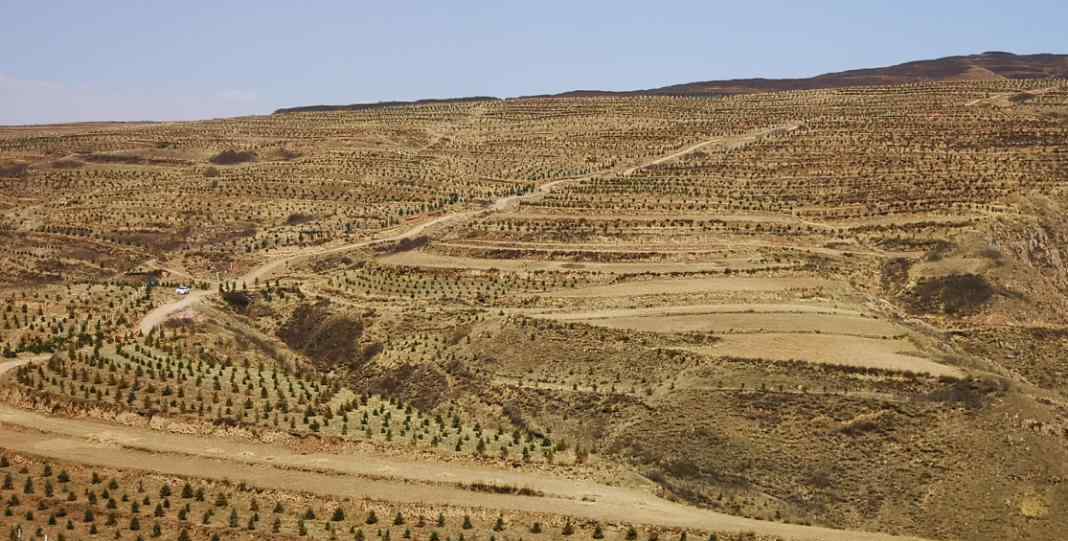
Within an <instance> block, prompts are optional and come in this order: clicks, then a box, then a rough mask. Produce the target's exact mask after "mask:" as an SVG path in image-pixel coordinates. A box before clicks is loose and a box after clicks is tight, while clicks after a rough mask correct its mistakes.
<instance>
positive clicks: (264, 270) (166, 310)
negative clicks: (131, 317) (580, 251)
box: [139, 124, 798, 334]
mask: <svg viewBox="0 0 1068 541" xmlns="http://www.w3.org/2000/svg"><path fill="white" fill-rule="evenodd" d="M797 127H798V124H789V125H785V126H774V127H771V128H765V129H761V130H755V131H752V132H749V133H745V134H741V135H736V136H725V137H716V138H713V139H710V140H707V141H703V142H701V143H697V144H695V145H691V146H689V147H686V148H684V149H682V150H679V151H677V152H673V153H671V154H668V155H667V156H663V157H660V158H657V159H655V160H652V161H650V162H646V163H643V164H640V165H636V166H633V167H630V168H628V169H625V170H623V173H624V174H630V173H631V172H633V171H636V170H638V169H641V168H642V167H647V166H650V165H655V164H658V163H663V162H666V161H669V160H673V159H676V158H679V157H681V156H684V155H686V154H689V153H691V152H696V151H697V150H699V149H701V148H705V147H707V146H710V145H722V146H725V147H728V148H734V147H737V146H741V145H745V144H748V143H750V142H752V141H755V140H757V139H759V138H760V137H763V136H766V135H769V134H772V133H781V132H784V131H791V130H794V129H796V128H797ZM611 172H618V171H615V170H612V171H607V172H601V173H597V174H603V173H611ZM593 176H595V175H587V176H583V177H572V178H563V179H558V180H554V181H550V182H546V183H544V184H541V185H540V186H538V188H537V189H536V190H534V191H532V192H530V193H526V194H522V195H510V196H507V197H502V198H500V199H498V200H497V201H495V202H494V203H493V204H492V205H490V206H489V207H488V208H487V209H475V210H465V211H459V212H454V213H451V214H445V215H442V216H438V217H436V218H432V219H430V220H427V221H425V222H421V223H419V224H417V225H415V226H412V227H411V228H409V229H407V230H405V231H403V232H401V233H397V234H395V235H390V236H385V237H380V238H374V239H368V240H364V241H359V242H354V243H349V244H342V245H339V246H333V247H329V248H317V249H309V250H303V251H301V252H299V253H296V254H290V255H285V256H280V257H277V258H274V259H271V260H269V261H267V262H265V263H263V264H262V265H259V266H258V267H256V268H254V269H252V270H251V271H249V272H248V273H246V274H245V275H244V276H241V277H240V278H237V281H239V282H244V283H246V284H251V283H255V282H257V281H259V280H266V279H269V278H270V277H271V276H272V275H273V273H275V272H276V271H278V270H279V269H284V268H285V267H286V266H287V265H289V264H291V263H296V262H299V261H301V260H304V259H308V258H312V257H321V256H324V255H330V254H334V253H340V252H346V251H349V250H354V249H356V248H362V247H365V246H370V245H372V244H377V243H382V242H391V241H398V240H402V239H407V238H412V237H415V236H417V235H419V234H421V233H422V232H423V231H425V230H427V229H429V228H431V227H434V226H437V225H442V224H444V223H447V222H450V221H454V220H459V219H462V218H467V217H471V216H476V215H479V214H484V213H486V212H492V211H499V210H506V209H509V208H512V207H515V206H517V205H518V204H519V202H520V201H524V200H532V199H536V198H538V197H541V196H544V195H545V194H547V193H549V192H551V191H552V190H554V189H555V188H556V187H558V186H561V185H563V184H567V183H573V182H582V181H584V180H588V179H590V178H592V177H593ZM214 294H216V291H215V290H197V291H194V292H192V293H190V294H188V295H186V296H185V297H183V298H182V299H180V300H177V301H175V302H171V303H167V304H164V305H162V306H159V307H157V308H155V309H153V310H152V311H150V312H149V313H148V314H146V315H145V317H144V318H142V319H141V323H140V325H139V328H140V330H141V333H142V334H148V333H149V332H150V331H151V330H152V329H153V328H155V327H156V326H157V325H159V324H160V323H162V322H164V321H165V320H166V319H167V318H168V317H170V316H171V315H173V314H175V313H177V312H180V311H182V310H184V309H186V308H188V307H190V306H193V305H194V304H195V303H197V302H200V301H201V300H203V299H205V298H207V297H209V296H211V295H214Z"/></svg>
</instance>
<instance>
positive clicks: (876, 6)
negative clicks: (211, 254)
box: [0, 0, 1068, 124]
mask: <svg viewBox="0 0 1068 541" xmlns="http://www.w3.org/2000/svg"><path fill="white" fill-rule="evenodd" d="M0 21H2V23H0V28H2V31H0V124H26V123H45V122H66V121H86V120H142V119H151V120H179V119H197V118H211V117H220V116H236V115H246V114H260V113H269V112H270V111H272V110H273V109H275V108H278V107H284V106H294V105H308V104H320V103H353V102H365V101H378V100H392V99H415V98H427V97H456V96H471V95H492V96H499V97H507V96H517V95H524V94H539V93H552V92H560V91H566V90H573V89H604V90H632V89H638V88H651V87H656V86H663V85H666V84H673V83H683V82H690V81H699V80H710V79H726V78H739V77H755V76H763V77H797V76H809V75H816V74H819V73H825V72H829V71H839V70H843V69H850V68H859V67H874V66H881V65H889V64H895V63H899V62H903V61H908V60H918V59H925V58H935V57H941V56H948V55H954V54H970V53H978V52H982V51H987V50H1004V51H1010V52H1016V53H1021V54H1022V53H1037V52H1053V53H1065V52H1068V26H1066V25H1065V21H1068V2H1066V1H1065V0H1049V1H1030V2H1028V1H1018V2H1009V1H1005V0H1001V1H998V2H985V1H974V0H973V1H961V0H925V1H922V2H919V1H905V0H899V1H876V0H871V1H863V0H850V1H823V2H817V1H813V2H799V1H764V2H760V1H745V0H734V1H731V2H718V1H713V0H704V1H692V2H691V1H686V2H672V1H669V0H667V1H659V2H649V1H644V2H631V1H627V0H616V1H611V2H594V1H583V0H568V1H557V0H538V1H534V2H529V1H528V2H509V1H499V0H498V1H495V2H479V3H476V2H462V1H448V0H444V1H443V0H437V1H409V2H405V1H401V0H393V1H389V0H387V1H377V2H366V1H360V0H348V1H344V0H336V1H320V2H316V1H312V0H306V1H303V2H300V1H292V0H290V1H288V2H276V1H273V0H260V1H257V2H227V1H224V0H218V1H214V2H199V1H180V2H175V1H168V2H156V1H108V2H91V1H58V0H54V1H52V0H25V1H16V0H0Z"/></svg>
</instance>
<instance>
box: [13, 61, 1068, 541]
mask: <svg viewBox="0 0 1068 541" xmlns="http://www.w3.org/2000/svg"><path fill="white" fill-rule="evenodd" d="M1066 119H1068V81H1065V80H1056V79H1054V80H1032V79H1020V80H1008V79H993V78H988V79H985V80H970V81H958V82H938V83H927V82H924V83H915V84H907V85H897V86H865V87H857V88H844V89H825V90H803V91H794V92H777V93H766V94H749V95H739V96H734V97H728V98H718V99H710V98H676V97H663V96H616V97H584V98H576V97H568V98H539V99H519V100H468V101H455V102H431V103H424V104H413V105H398V106H383V107H373V108H354V109H352V110H346V111H332V110H326V111H322V110H312V111H306V112H290V113H286V114H277V115H271V116H263V117H247V118H235V119H225V120H215V121H205V122H189V123H159V124H151V123H147V124H86V125H68V126H41V127H19V128H4V129H0V237H3V239H4V242H3V243H2V244H0V269H2V270H0V314H2V319H3V324H2V327H0V350H2V352H3V355H4V358H5V360H4V361H3V363H0V400H2V402H3V404H2V405H0V448H2V449H3V452H2V453H0V456H2V457H3V459H4V463H5V464H7V465H5V466H3V467H2V468H0V475H4V474H5V473H6V474H8V475H9V478H10V483H8V484H10V487H5V488H4V489H3V490H2V491H0V499H2V500H0V501H2V502H3V505H2V506H3V507H5V511H4V512H5V514H6V516H8V517H11V520H5V521H0V534H3V533H8V532H10V531H13V530H15V529H17V528H22V531H23V532H30V533H37V532H36V531H37V529H40V533H39V534H38V536H39V537H40V536H43V535H44V534H45V533H48V534H49V536H50V538H52V537H55V536H58V535H60V534H63V535H64V536H66V537H70V538H72V539H73V538H81V537H84V536H86V535H93V534H94V531H95V532H96V534H97V535H113V536H118V537H119V538H136V537H137V536H138V535H142V536H143V535H155V530H156V529H157V525H158V531H159V534H158V536H157V537H164V538H172V537H173V538H175V539H190V538H204V539H211V538H213V537H217V538H235V536H253V535H255V536H259V537H263V536H266V537H269V538H279V539H288V538H294V537H302V536H312V537H317V538H319V537H321V538H337V537H349V538H354V539H364V538H365V537H366V536H371V535H377V536H379V539H389V538H390V536H401V537H402V538H404V539H411V538H415V539H420V540H421V539H429V540H434V541H440V540H441V539H453V538H458V539H481V538H486V539H496V538H498V537H499V538H501V539H536V538H539V537H549V538H553V539H561V538H576V537H577V538H583V539H585V538H592V539H602V538H604V537H605V536H608V537H609V538H612V539H617V538H618V539H626V540H628V541H634V540H636V539H638V538H639V537H640V538H641V539H649V540H653V539H658V538H663V539H668V538H670V539H676V538H678V539H687V538H688V537H687V536H697V537H695V538H701V539H753V538H757V539H843V540H845V539H891V538H898V536H901V537H907V538H918V539H939V540H942V539H945V540H949V539H975V540H995V539H1016V538H1030V539H1058V538H1059V537H1060V536H1061V535H1063V532H1064V531H1066V530H1068V522H1066V521H1068V519H1066V518H1065V517H1066V516H1068V513H1066V512H1065V510H1066V505H1068V492H1066V487H1065V484H1064V481H1063V479H1064V478H1066V476H1068V450H1066V442H1068V394H1066V389H1068V385H1066V381H1068V380H1066V378H1068V372H1066V370H1068V368H1066V365H1065V363H1064V362H1063V360H1062V359H1063V358H1065V357H1066V355H1068V349H1066V347H1068V341H1066V340H1065V336H1066V333H1068V331H1066V327H1065V326H1066V325H1068V321H1066V319H1065V315H1064V314H1065V313H1066V312H1065V310H1064V307H1065V306H1068V266H1066V263H1065V262H1066V261H1068V253H1066V252H1065V251H1064V250H1065V248H1064V246H1068V222H1066V220H1065V216H1066V214H1065V211H1066V210H1068V122H1066ZM179 286H186V287H189V288H190V291H188V292H183V293H179V292H178V291H177V288H178V287H179ZM183 291H184V290H183ZM5 468H6V469H5ZM46 468H47V470H46ZM60 470H63V472H64V473H65V474H66V475H65V476H64V477H65V479H66V480H65V481H60V480H59V479H58V478H57V479H53V478H52V476H53V475H59V472H60ZM46 471H51V472H52V473H48V474H46ZM94 472H95V473H94ZM94 476H95V477H94ZM138 478H143V479H144V482H143V483H140V485H144V486H140V485H139V484H138V483H136V482H135V479H138ZM94 479H95V480H94ZM238 483H240V484H238ZM112 484H114V485H115V486H114V487H113V486H111V485H112ZM31 486H32V488H31V489H27V488H26V487H31ZM45 487H51V488H45ZM135 487H136V488H135ZM185 487H189V491H190V494H191V495H190V496H188V497H186V496H185V495H184V493H185V492H186V491H185ZM27 490H30V491H29V492H27ZM104 492H107V494H106V495H105V494H104ZM167 492H169V494H166V495H165V493H167ZM198 493H199V494H201V496H197V494H198ZM179 494H182V495H181V497H178V495H179ZM157 496H158V497H157ZM120 499H121V500H122V503H119V502H118V500H120ZM219 502H222V503H221V504H220V503H219ZM112 504H114V505H112ZM153 509H155V511H153ZM272 509H281V510H275V511H272ZM439 516H440V517H441V518H440V519H439V518H438V517H439ZM235 517H236V518H235ZM372 517H374V520H372ZM398 517H399V518H398ZM135 524H136V528H135V527H134V526H135ZM389 524H391V525H392V526H389ZM139 532H142V533H139ZM239 532H240V533H239Z"/></svg>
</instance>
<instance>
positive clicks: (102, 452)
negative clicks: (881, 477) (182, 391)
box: [0, 363, 905, 541]
mask: <svg viewBox="0 0 1068 541" xmlns="http://www.w3.org/2000/svg"><path fill="white" fill-rule="evenodd" d="M8 364H12V363H8ZM0 447H3V448H6V449H10V450H13V451H18V452H25V453H32V454H35V455H39V456H44V457H48V458H52V459H55V460H62V461H71V462H77V463H83V464H88V465H96V466H106V467H114V468H125V469H129V468H135V469H138V470H145V471H154V472H160V473H162V474H165V475H183V476H195V477H201V478H212V479H224V478H225V479H230V480H231V481H245V482H248V483H250V484H253V485H255V486H259V487H263V488H274V489H280V490H296V491H307V492H310V493H314V494H320V495H324V496H339V497H353V498H363V497H368V498H374V499H381V500H388V501H396V502H412V503H415V502H419V503H429V504H442V505H464V506H479V507H485V508H488V509H496V510H502V511H507V510H512V511H527V512H549V513H559V514H564V515H570V516H574V517H579V518H583V519H589V520H597V521H602V522H628V523H639V524H650V525H659V526H664V527H688V528H700V529H711V530H717V531H734V532H742V531H752V532H756V533H760V534H766V535H778V536H781V537H784V538H787V539H805V540H826V541H856V540H862V541H863V540H871V541H874V540H892V539H905V538H900V537H894V536H890V535H885V534H879V533H870V532H856V531H841V530H832V529H827V528H818V527H808V526H799V525H794V524H783V523H776V522H765V521H759V520H753V519H747V518H743V517H736V516H731V515H724V514H720V513H715V512H712V511H708V510H703V509H698V508H694V507H688V506H685V505H681V504H676V503H672V502H669V501H667V500H663V499H660V498H658V497H656V496H655V495H653V494H651V493H649V492H646V491H643V490H639V489H633V488H621V487H612V486H608V485H603V484H599V483H596V482H592V481H581V480H573V479H565V478H561V477H556V476H552V475H549V474H547V473H539V472H525V471H518V470H514V469H501V468H494V467H491V466H474V465H458V464H442V463H433V462H415V461H406V460H403V459H394V458H390V457H380V456H375V455H368V454H360V453H347V454H299V453H296V452H293V451H291V450H289V449H286V448H284V447H280V446H275V445H270V444H263V443H257V442H251V441H237V440H225V439H215V438H209V437H201V436H191V435H184V434H170V433H165V432H157V431H153V430H149V429H143V428H133V427H126V426H118V425H111V424H106V423H100V422H94V421H86V420H76V419H65V418H57V417H50V416H46V415H42V414H38V413H33V412H28V411H23V410H19V409H15V408H10V407H7V406H0ZM473 482H483V483H496V484H506V485H511V486H516V487H529V488H532V489H535V490H538V491H541V492H543V493H544V494H545V496H544V497H530V496H504V495H496V494H485V493H480V492H473V491H469V490H465V489H463V488H462V487H461V485H462V484H468V483H473Z"/></svg>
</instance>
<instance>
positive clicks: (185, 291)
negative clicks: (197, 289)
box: [174, 286, 193, 295]
mask: <svg viewBox="0 0 1068 541" xmlns="http://www.w3.org/2000/svg"><path fill="white" fill-rule="evenodd" d="M192 290H193V288H191V287H189V286H178V288H177V289H175V290H174V292H175V293H177V294H179V295H188V294H189V292H190V291H192Z"/></svg>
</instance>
